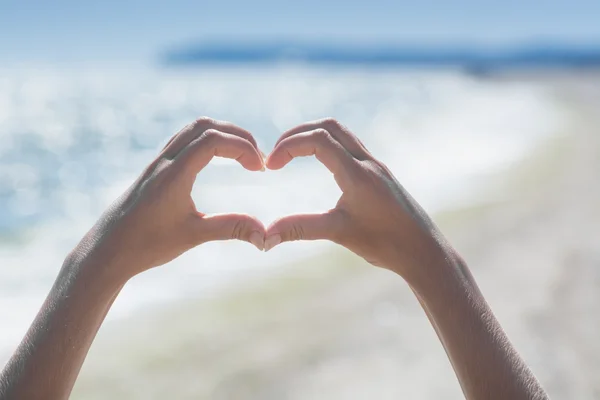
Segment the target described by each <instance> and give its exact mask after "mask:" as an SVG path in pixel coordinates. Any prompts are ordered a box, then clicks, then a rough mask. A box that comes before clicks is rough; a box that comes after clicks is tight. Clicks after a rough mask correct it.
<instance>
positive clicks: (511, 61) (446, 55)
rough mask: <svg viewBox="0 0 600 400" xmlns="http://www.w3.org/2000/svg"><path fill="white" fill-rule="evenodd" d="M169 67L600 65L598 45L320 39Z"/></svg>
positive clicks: (197, 53)
mask: <svg viewBox="0 0 600 400" xmlns="http://www.w3.org/2000/svg"><path fill="white" fill-rule="evenodd" d="M160 63H161V64H162V65H165V66H196V65H197V66H200V65H209V64H308V65H313V64H314V65H325V66H327V65H331V66H343V65H350V66H352V65H356V66H366V67H368V66H431V67H462V68H468V69H471V70H474V71H477V70H481V71H486V70H493V69H505V68H553V67H554V68H556V67H565V68H574V67H575V68H596V67H600V45H598V46H597V47H569V46H561V45H548V44H532V45H524V46H521V47H514V48H509V49H504V50H497V49H495V50H485V49H482V48H477V49H469V48H460V47H441V48H438V49H435V48H423V49H420V48H417V47H403V46H392V45H373V46H364V45H363V46H351V45H347V46H342V45H327V44H318V43H293V42H277V43H234V42H205V43H199V44H196V45H190V46H186V47H181V48H178V49H173V50H169V51H166V52H164V53H163V54H162V55H161V56H160Z"/></svg>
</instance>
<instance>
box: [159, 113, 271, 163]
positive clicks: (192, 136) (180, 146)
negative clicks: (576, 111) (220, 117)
mask: <svg viewBox="0 0 600 400" xmlns="http://www.w3.org/2000/svg"><path fill="white" fill-rule="evenodd" d="M209 129H216V130H218V131H221V132H224V133H228V134H230V135H235V136H239V137H241V138H243V139H246V140H247V141H249V142H250V143H251V144H252V146H254V148H255V149H256V150H257V151H260V150H259V149H258V144H257V143H256V140H255V139H254V136H252V134H251V133H250V132H248V131H246V130H245V129H242V128H240V127H239V126H237V125H234V124H232V123H230V122H225V121H217V120H214V119H212V118H208V117H202V118H199V119H197V120H196V121H194V122H193V123H191V124H189V125H187V126H186V127H184V128H183V129H182V130H181V131H179V133H177V134H176V135H175V136H173V137H172V138H171V140H170V141H169V143H167V145H166V146H165V148H164V149H163V151H162V153H161V155H162V156H163V157H165V158H167V159H173V158H175V157H177V155H178V154H179V153H180V152H181V151H183V150H184V149H185V147H186V146H187V145H189V144H190V143H191V142H193V141H194V140H196V139H197V138H199V137H200V136H201V135H202V134H203V133H204V132H206V131H207V130H209Z"/></svg>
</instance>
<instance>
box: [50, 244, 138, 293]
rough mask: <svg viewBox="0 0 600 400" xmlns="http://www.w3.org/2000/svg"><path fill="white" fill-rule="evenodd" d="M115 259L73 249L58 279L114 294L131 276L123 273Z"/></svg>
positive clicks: (123, 269)
mask: <svg viewBox="0 0 600 400" xmlns="http://www.w3.org/2000/svg"><path fill="white" fill-rule="evenodd" d="M123 271H125V268H122V267H121V266H120V265H119V263H118V261H117V260H115V259H106V258H105V257H102V256H99V255H96V254H93V252H91V254H85V253H84V252H81V251H79V249H78V248H76V249H75V250H73V251H72V252H71V253H70V254H69V255H68V256H67V258H66V259H65V261H64V263H63V266H62V269H61V271H60V274H59V277H58V279H61V278H62V279H67V280H69V281H70V282H69V283H75V282H71V281H77V282H79V283H81V284H82V285H83V286H86V287H89V288H90V289H94V290H96V291H97V292H99V293H106V294H107V295H109V296H114V295H116V294H117V293H118V292H119V291H120V290H121V288H122V287H123V286H124V285H125V284H126V283H127V281H128V280H129V279H130V278H131V277H129V276H127V275H126V274H124V273H123Z"/></svg>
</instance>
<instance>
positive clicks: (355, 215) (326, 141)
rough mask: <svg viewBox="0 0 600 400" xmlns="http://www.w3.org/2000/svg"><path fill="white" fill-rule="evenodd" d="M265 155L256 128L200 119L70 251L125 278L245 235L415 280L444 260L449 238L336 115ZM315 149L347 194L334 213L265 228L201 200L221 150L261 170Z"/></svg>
mask: <svg viewBox="0 0 600 400" xmlns="http://www.w3.org/2000/svg"><path fill="white" fill-rule="evenodd" d="M261 154H262V153H261V151H260V150H259V148H258V146H257V144H256V141H255V139H254V138H253V136H252V135H251V134H250V133H249V132H248V131H246V130H244V129H242V128H240V127H238V126H235V125H233V124H231V123H228V122H222V121H216V120H213V119H210V118H200V119H198V120H197V121H195V122H193V123H192V124H190V125H188V126H186V127H185V128H183V129H182V130H181V131H180V132H179V133H177V134H176V135H175V136H174V137H173V138H172V139H171V140H170V141H169V142H168V143H167V145H166V146H165V148H164V149H163V150H162V152H161V153H160V154H159V155H158V157H157V158H156V159H155V160H154V161H152V163H151V164H150V165H149V166H148V167H147V168H146V169H145V170H144V172H143V173H142V175H141V176H140V177H139V178H138V179H137V180H136V181H135V182H134V184H133V185H132V186H131V187H130V188H129V189H128V190H127V191H126V192H125V193H124V194H123V195H122V196H121V197H120V198H119V199H117V201H115V202H114V203H113V205H112V206H111V207H110V208H109V209H108V210H107V211H106V212H105V213H104V214H103V216H102V217H101V218H100V220H99V221H98V223H97V224H96V225H95V226H94V227H93V228H92V230H91V231H90V232H88V234H87V235H86V236H85V238H84V239H83V240H82V242H81V243H80V244H79V245H78V246H77V248H76V249H75V250H74V251H73V253H72V254H71V256H70V257H75V258H80V257H87V256H90V255H94V256H97V257H100V258H101V259H102V261H103V263H104V264H106V262H108V265H111V266H112V268H113V271H111V272H112V273H114V274H115V275H116V276H119V277H120V278H122V279H123V280H125V281H126V280H127V279H129V278H131V277H132V276H134V275H136V274H138V273H140V272H143V271H145V270H147V269H149V268H152V267H155V266H159V265H162V264H165V263H167V262H169V261H171V260H173V259H174V258H176V257H178V256H179V255H181V254H182V253H184V252H185V251H187V250H189V249H191V248H193V247H195V246H198V245H200V244H202V243H205V242H209V241H213V240H228V239H239V240H244V241H248V242H250V243H252V244H254V245H255V246H256V247H258V248H259V249H260V250H263V249H264V250H270V249H271V248H273V247H274V246H276V245H278V244H280V243H283V242H287V241H292V240H317V239H326V240H330V241H333V242H335V243H338V244H340V245H342V246H344V247H346V248H348V249H349V250H351V251H353V252H354V253H356V254H358V255H359V256H361V257H363V258H364V259H366V260H367V261H368V262H370V263H372V264H374V265H377V266H381V267H384V268H387V269H390V270H393V271H395V272H397V273H399V274H400V275H402V276H403V277H404V278H405V279H407V280H408V279H409V278H411V277H413V276H414V275H416V274H418V273H419V271H420V270H422V269H423V268H422V266H423V265H424V264H425V265H426V264H427V262H428V260H431V261H433V259H434V258H435V259H439V256H442V257H443V253H444V252H443V251H440V250H442V248H444V247H445V246H444V242H443V239H442V238H441V236H440V235H439V233H438V231H437V229H436V228H435V226H434V224H433V223H432V222H431V220H430V219H429V217H428V216H427V215H426V214H425V212H424V211H423V210H422V209H421V207H420V206H419V205H418V204H417V203H416V202H415V201H414V200H413V199H412V198H411V196H410V195H409V194H408V193H407V192H406V191H405V190H404V188H403V187H402V186H401V185H400V184H399V183H398V182H397V181H396V179H395V178H394V176H393V175H392V173H391V172H390V171H389V170H388V169H387V167H386V166H385V165H384V164H383V163H381V162H379V161H378V160H377V159H375V158H374V157H373V156H372V155H371V154H370V153H369V151H368V150H367V149H366V148H365V146H364V145H363V144H362V143H361V141H360V140H359V139H358V138H357V137H356V136H355V135H354V134H352V133H351V132H350V131H349V130H348V129H347V128H345V127H344V126H343V125H341V124H340V123H339V122H337V121H336V120H334V119H324V120H320V121H314V122H308V123H305V124H302V125H299V126H297V127H295V128H293V129H290V130H289V131H287V132H285V133H284V134H283V135H282V136H281V137H280V138H279V140H278V141H277V143H276V145H275V148H274V149H273V151H272V152H271V153H270V154H269V155H268V157H267V158H266V160H265V159H263V156H261ZM310 155H315V156H316V158H317V159H318V160H319V161H321V162H322V163H323V164H324V165H325V166H326V167H327V168H328V169H329V170H330V171H331V172H332V173H333V176H334V178H335V180H336V182H337V184H338V185H339V187H340V189H341V190H342V193H343V194H342V196H341V198H340V199H339V201H338V202H337V205H336V206H335V207H334V208H333V209H331V210H329V211H327V212H325V213H322V214H299V215H292V216H287V217H283V218H280V219H278V220H276V221H275V222H274V223H272V224H271V225H270V226H269V227H268V228H265V227H264V226H263V224H262V223H261V222H260V221H259V220H257V219H256V218H254V217H252V216H249V215H245V214H220V215H205V214H203V213H202V212H199V211H198V210H197V209H196V207H195V204H194V202H193V200H192V198H191V190H192V186H193V184H194V181H195V179H196V175H197V174H198V173H199V172H200V171H201V170H202V169H203V168H204V167H205V166H206V165H207V164H208V163H209V162H210V161H211V159H212V158H213V157H214V156H219V157H226V158H231V159H235V160H237V161H238V162H239V163H240V164H241V165H242V166H243V167H244V168H246V169H248V170H250V171H260V170H264V168H265V167H266V168H268V169H272V170H277V169H280V168H283V167H284V166H285V165H286V164H287V163H289V162H290V161H291V160H292V159H293V158H295V157H302V156H310Z"/></svg>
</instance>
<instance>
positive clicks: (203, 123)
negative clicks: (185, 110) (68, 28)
mask: <svg viewBox="0 0 600 400" xmlns="http://www.w3.org/2000/svg"><path fill="white" fill-rule="evenodd" d="M213 123H214V119H212V118H210V117H205V116H203V117H200V118H197V119H196V121H194V128H200V129H205V128H207V127H209V126H212V125H213Z"/></svg>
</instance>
